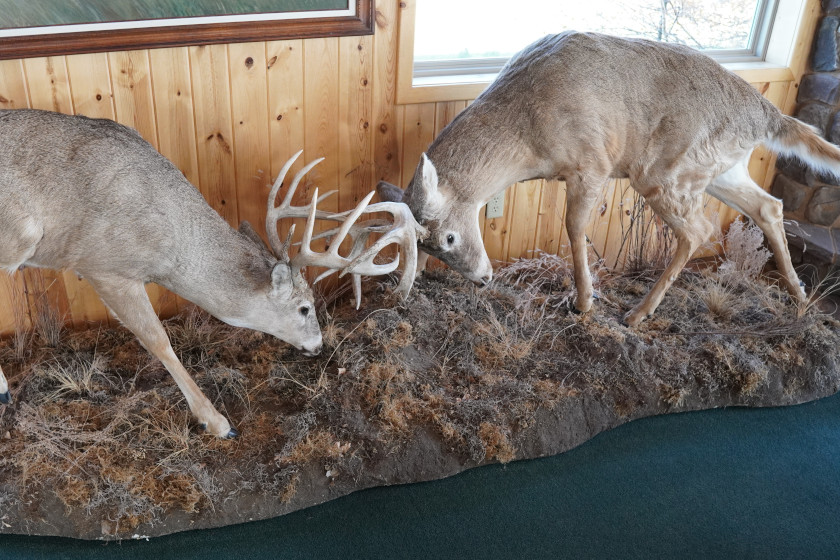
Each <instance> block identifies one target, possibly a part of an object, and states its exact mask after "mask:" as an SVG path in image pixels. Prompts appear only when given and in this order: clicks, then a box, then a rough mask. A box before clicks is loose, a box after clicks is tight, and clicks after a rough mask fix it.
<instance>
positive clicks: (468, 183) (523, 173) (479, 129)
mask: <svg viewBox="0 0 840 560" xmlns="http://www.w3.org/2000/svg"><path fill="white" fill-rule="evenodd" d="M523 126H524V125H523V123H521V122H520V118H519V117H518V116H516V117H511V116H506V117H504V118H503V117H502V116H499V115H496V114H493V113H492V112H491V111H490V110H489V109H485V108H483V107H477V106H476V107H474V106H471V107H469V108H468V109H467V110H466V111H465V113H462V114H461V115H459V117H458V118H456V120H455V121H453V122H452V123H451V124H450V125H449V126H448V127H447V128H445V129H444V130H443V132H442V133H441V134H440V135H439V136H438V137H437V139H435V141H434V142H433V143H432V145H431V146H430V147H429V150H428V156H429V159H430V160H431V161H432V162H433V163H434V165H435V167H436V169H437V172H438V174H439V177H440V184H441V185H452V186H454V188H456V189H457V190H458V192H453V193H451V194H452V195H456V196H457V197H459V198H464V199H469V200H487V199H489V198H492V197H493V196H495V195H496V194H498V193H499V192H501V191H503V190H504V189H505V188H507V187H509V186H510V185H511V184H513V183H515V182H517V181H522V180H525V179H530V178H533V177H535V176H536V174H537V165H536V158H535V156H534V154H533V152H532V150H531V149H530V146H529V145H528V144H527V143H526V142H525V141H524V140H523V138H524V136H523V134H522V130H523ZM444 188H445V187H444Z"/></svg>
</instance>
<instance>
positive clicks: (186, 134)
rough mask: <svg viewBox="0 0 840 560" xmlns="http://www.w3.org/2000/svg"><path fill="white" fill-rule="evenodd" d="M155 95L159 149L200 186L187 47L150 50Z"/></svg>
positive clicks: (189, 178) (191, 181)
mask: <svg viewBox="0 0 840 560" xmlns="http://www.w3.org/2000/svg"><path fill="white" fill-rule="evenodd" d="M149 60H150V62H151V69H152V94H153V96H154V102H155V114H156V122H157V123H158V124H157V130H158V150H159V151H160V153H162V154H163V155H164V156H166V157H167V158H169V159H170V160H171V161H172V163H174V164H175V166H176V167H177V168H178V169H180V170H181V173H183V174H184V176H185V177H186V178H187V180H188V181H189V182H190V183H192V184H193V185H196V186H198V156H197V155H196V147H195V144H196V142H195V117H194V110H193V101H192V82H191V81H190V60H189V51H188V50H187V48H186V47H179V48H174V49H153V50H151V51H149Z"/></svg>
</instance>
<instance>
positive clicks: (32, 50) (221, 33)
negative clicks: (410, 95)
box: [0, 0, 375, 60]
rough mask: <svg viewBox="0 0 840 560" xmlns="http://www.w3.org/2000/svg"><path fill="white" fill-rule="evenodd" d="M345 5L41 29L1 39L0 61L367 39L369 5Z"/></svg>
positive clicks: (352, 1) (362, 1)
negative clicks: (340, 11) (338, 9)
mask: <svg viewBox="0 0 840 560" xmlns="http://www.w3.org/2000/svg"><path fill="white" fill-rule="evenodd" d="M347 5H348V9H347V10H346V12H348V14H349V15H331V14H330V13H329V12H323V11H322V12H321V13H319V12H318V11H313V12H294V13H292V14H291V15H290V16H289V15H286V14H284V13H281V12H275V13H268V12H262V13H257V14H252V17H250V18H249V17H248V16H236V17H234V18H228V19H230V20H231V21H218V22H211V23H198V24H189V23H180V22H179V21H178V20H162V22H160V23H156V21H155V20H142V21H138V22H137V24H136V26H135V25H132V23H133V22H116V25H115V26H114V27H117V28H105V29H100V27H101V26H99V24H94V25H90V26H88V25H85V24H80V25H74V26H68V27H73V28H78V29H82V28H86V27H90V28H91V29H93V30H84V31H75V30H74V31H69V32H61V33H45V32H44V30H45V29H46V28H36V30H35V31H34V32H33V33H32V34H21V35H16V36H13V37H2V38H0V60H3V59H18V58H29V57H36V56H55V55H68V54H86V53H95V52H108V51H125V50H133V49H147V48H160V47H179V46H186V45H209V44H216V43H244V42H249V41H273V40H278V39H303V38H312V37H340V36H349V35H372V34H373V32H374V22H375V17H374V15H375V14H374V0H348V2H347ZM351 8H352V9H351ZM351 12H352V13H351ZM184 19H185V21H186V22H188V21H189V20H190V19H193V20H223V19H225V16H218V17H207V18H184Z"/></svg>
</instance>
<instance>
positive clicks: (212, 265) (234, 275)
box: [156, 218, 277, 317]
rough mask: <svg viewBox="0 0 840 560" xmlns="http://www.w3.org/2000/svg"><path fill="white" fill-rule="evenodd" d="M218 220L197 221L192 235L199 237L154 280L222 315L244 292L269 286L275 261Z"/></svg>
mask: <svg viewBox="0 0 840 560" xmlns="http://www.w3.org/2000/svg"><path fill="white" fill-rule="evenodd" d="M214 221H215V220H214ZM218 221H219V222H221V224H206V223H204V224H199V225H200V227H199V228H198V229H199V232H198V233H197V234H196V235H194V236H191V237H193V238H195V239H200V241H198V242H195V243H192V244H191V245H192V246H191V247H184V249H183V250H182V251H180V252H179V254H178V258H177V259H176V262H175V263H174V268H173V269H172V271H171V272H170V273H169V274H167V275H166V276H165V277H164V278H161V279H158V280H156V282H157V283H159V284H161V285H162V286H164V287H165V288H167V289H169V290H171V291H173V292H175V293H176V294H178V295H179V296H181V297H183V298H185V299H187V300H189V301H191V302H193V303H195V304H196V305H198V306H199V307H202V308H203V309H205V310H207V311H208V312H210V313H211V314H213V315H215V316H217V317H222V316H230V314H231V313H232V310H233V309H236V308H237V307H238V303H237V301H236V300H237V299H241V298H242V297H243V295H246V294H253V293H257V292H259V291H262V290H266V291H267V290H268V289H269V287H270V285H271V271H272V268H273V267H274V265H275V264H276V262H277V261H276V259H274V257H272V256H271V255H269V254H268V252H267V251H265V250H261V249H260V248H259V247H257V246H256V245H255V244H254V243H253V242H252V241H251V240H249V239H247V238H246V237H245V236H243V235H240V234H239V233H237V232H236V231H235V230H233V229H232V228H231V227H229V226H228V225H227V223H225V222H224V221H223V220H222V219H221V218H219V220H218ZM208 225H215V226H216V227H207V226H208ZM219 225H221V226H223V227H218V226H219Z"/></svg>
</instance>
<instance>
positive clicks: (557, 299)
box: [495, 251, 597, 319]
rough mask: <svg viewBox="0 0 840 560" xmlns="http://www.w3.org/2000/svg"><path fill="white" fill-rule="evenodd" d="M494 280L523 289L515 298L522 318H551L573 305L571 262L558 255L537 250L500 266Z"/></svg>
mask: <svg viewBox="0 0 840 560" xmlns="http://www.w3.org/2000/svg"><path fill="white" fill-rule="evenodd" d="M596 278H597V276H596ZM495 280H496V281H497V282H499V283H502V284H506V285H508V286H513V287H516V288H521V289H523V290H524V293H521V294H519V295H518V297H517V298H516V309H517V311H519V313H520V316H521V317H523V319H524V318H525V317H527V318H528V319H532V318H534V317H540V318H552V317H553V313H554V312H555V311H556V310H558V309H562V308H568V307H570V306H571V305H573V304H574V291H573V290H572V288H571V287H572V285H573V276H572V265H571V263H570V262H569V261H568V259H566V258H564V257H561V256H559V255H552V254H549V253H545V252H543V251H538V252H537V256H536V257H535V258H532V259H517V260H515V261H514V262H513V263H511V264H508V265H505V266H504V267H502V268H500V269H499V270H498V272H497V273H496V276H495Z"/></svg>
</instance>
